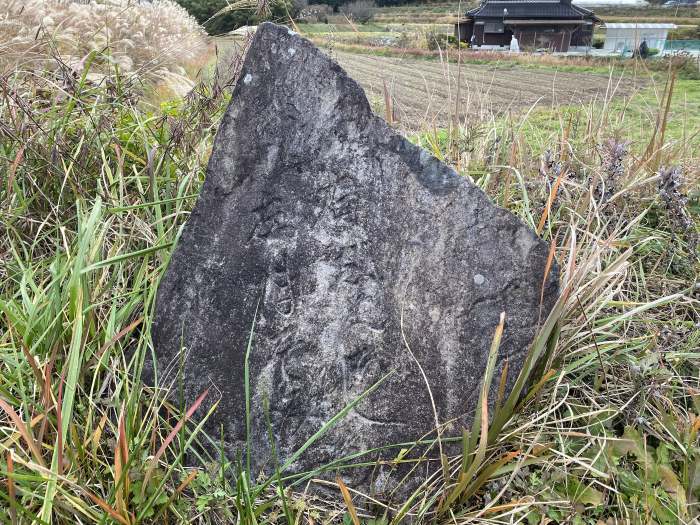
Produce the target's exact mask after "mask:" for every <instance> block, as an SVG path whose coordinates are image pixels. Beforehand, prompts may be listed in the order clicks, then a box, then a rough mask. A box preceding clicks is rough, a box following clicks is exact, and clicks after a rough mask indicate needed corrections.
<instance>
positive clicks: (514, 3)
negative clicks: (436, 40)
mask: <svg viewBox="0 0 700 525" xmlns="http://www.w3.org/2000/svg"><path fill="white" fill-rule="evenodd" d="M599 22H600V20H599V19H598V17H596V16H595V15H594V14H593V13H592V12H591V11H589V10H588V9H585V8H583V7H579V6H576V5H573V4H572V3H571V0H539V1H536V0H485V1H484V2H482V3H481V5H480V6H479V7H477V8H475V9H472V10H471V11H467V12H466V14H465V16H464V18H463V19H462V20H460V21H459V22H458V23H457V24H455V37H457V38H459V39H460V40H461V41H463V42H471V43H473V44H474V45H476V46H479V47H482V48H486V49H493V48H508V47H509V45H510V41H511V37H513V36H515V38H517V39H518V42H519V43H520V47H521V48H533V49H548V50H551V51H559V52H567V51H584V50H587V49H590V47H591V43H592V40H593V28H594V26H595V24H596V23H599ZM472 37H473V38H472Z"/></svg>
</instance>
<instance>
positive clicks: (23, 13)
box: [0, 0, 207, 87]
mask: <svg viewBox="0 0 700 525" xmlns="http://www.w3.org/2000/svg"><path fill="white" fill-rule="evenodd" d="M206 47H207V40H206V36H205V33H204V31H203V30H202V28H201V27H200V26H199V25H198V24H197V22H196V21H195V20H194V18H192V17H191V16H190V15H189V14H188V13H187V12H186V11H185V10H184V9H183V8H182V7H180V6H179V5H178V4H177V3H175V2H174V1H173V0H155V1H154V2H153V3H150V2H138V3H137V2H133V1H132V2H129V1H128V0H108V1H104V2H99V3H98V2H95V1H92V2H90V3H88V4H82V3H75V2H71V1H67V0H29V1H19V0H6V1H5V3H4V5H3V7H2V8H0V50H1V52H0V72H2V71H3V70H4V71H5V72H8V71H12V70H13V69H15V68H20V69H24V70H32V69H33V70H43V69H44V68H45V67H46V66H47V65H55V64H56V62H55V61H54V60H52V57H59V58H60V61H61V62H62V63H64V64H66V65H67V66H68V67H70V68H71V69H72V71H73V72H74V74H75V75H80V74H82V73H83V71H84V70H85V65H86V62H87V61H91V60H93V58H92V57H91V53H96V52H98V53H100V54H101V58H102V59H103V60H105V61H109V62H111V63H113V64H115V65H118V66H119V70H120V71H121V72H122V73H123V74H138V76H139V77H141V78H159V77H160V78H163V77H165V80H168V78H170V79H172V78H175V77H174V76H175V75H177V76H179V77H181V78H184V77H185V73H186V71H185V67H187V66H188V65H190V64H192V63H193V62H197V61H198V60H201V58H202V55H203V53H204V52H205V51H206ZM103 51H108V52H107V53H102V52H103ZM104 69H105V67H100V65H99V64H91V67H90V71H91V73H92V74H95V73H98V72H100V71H101V70H104ZM106 69H109V68H106ZM190 87H191V85H190Z"/></svg>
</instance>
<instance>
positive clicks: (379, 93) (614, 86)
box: [331, 51, 634, 131]
mask: <svg viewBox="0 0 700 525" xmlns="http://www.w3.org/2000/svg"><path fill="white" fill-rule="evenodd" d="M331 54H332V56H333V58H335V59H336V60H337V61H338V62H339V63H340V65H341V66H343V68H345V70H346V71H347V72H348V73H349V74H350V76H352V77H353V78H354V79H355V80H357V81H358V82H359V83H360V84H361V85H362V87H363V88H364V89H365V91H366V92H367V96H368V98H369V99H370V103H371V104H372V107H373V108H374V109H375V111H377V112H378V113H380V114H382V116H384V113H385V109H384V85H385V84H386V86H387V89H388V90H389V91H390V93H391V95H392V97H393V101H394V102H393V103H394V114H395V119H396V120H398V122H399V125H400V126H401V127H402V128H404V129H406V130H408V131H414V130H421V129H422V130H425V129H433V128H434V127H438V128H440V127H445V126H446V125H447V124H448V123H449V120H450V119H451V118H452V116H453V115H454V114H455V112H456V113H457V114H458V115H459V118H460V120H463V119H465V118H468V117H481V118H487V117H489V116H492V115H494V114H495V115H499V114H503V113H507V112H509V111H510V112H520V111H524V110H527V109H529V108H530V107H532V106H535V105H539V106H545V107H546V106H564V105H578V104H587V103H590V102H591V101H593V100H603V99H605V98H606V97H611V96H620V95H622V94H627V93H630V92H631V91H632V90H633V89H634V85H633V84H632V81H630V80H627V79H624V80H622V81H621V80H620V78H619V75H618V76H613V77H612V78H611V77H609V76H606V75H600V74H595V73H570V72H561V71H554V70H551V71H550V70H545V69H528V68H525V67H518V66H513V67H511V68H503V67H500V68H494V67H491V66H488V65H474V64H468V65H462V66H459V67H458V66H457V64H446V63H440V62H437V61H428V60H420V59H413V58H393V57H379V56H369V55H359V54H354V53H345V52H338V51H334V52H331ZM458 100H459V103H458V102H457V101H458ZM455 110H456V111H455Z"/></svg>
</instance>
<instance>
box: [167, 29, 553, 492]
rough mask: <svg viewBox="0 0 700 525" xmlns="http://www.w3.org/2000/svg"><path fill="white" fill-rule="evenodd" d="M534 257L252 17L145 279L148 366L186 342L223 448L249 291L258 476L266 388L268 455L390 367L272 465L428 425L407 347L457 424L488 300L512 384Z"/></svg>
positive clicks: (192, 391) (330, 65)
mask: <svg viewBox="0 0 700 525" xmlns="http://www.w3.org/2000/svg"><path fill="white" fill-rule="evenodd" d="M547 252H548V247H547V245H546V244H545V243H544V242H542V241H541V240H540V239H538V238H537V237H536V236H535V234H534V233H533V232H532V231H531V230H530V229H528V227H527V226H526V225H525V224H523V223H522V222H521V221H520V220H518V219H517V218H516V217H515V216H513V215H512V214H511V213H509V212H508V211H506V210H503V209H500V208H498V207H496V206H494V205H493V204H492V203H491V202H490V201H489V199H488V198H487V197H486V195H484V193H482V192H481V191H480V190H479V189H478V188H477V187H475V186H474V185H473V184H471V183H470V182H469V181H467V180H465V179H464V178H463V177H460V176H459V175H458V174H457V173H455V172H454V171H453V170H452V169H450V168H449V167H447V166H445V165H444V164H442V163H440V162H439V161H438V160H436V159H435V158H433V157H432V156H431V155H430V154H428V153H427V152H425V151H424V150H422V149H420V148H418V147H416V146H414V145H412V144H410V143H409V142H408V141H406V140H405V139H404V138H402V137H401V136H399V135H398V134H397V133H395V132H394V131H393V130H392V129H391V128H389V127H388V126H387V125H386V123H385V122H384V121H383V120H381V119H380V118H378V117H376V116H375V115H373V114H372V111H371V110H370V106H369V104H368V102H367V99H366V97H365V94H364V92H363V91H362V89H361V88H360V87H359V86H358V85H357V83H356V82H355V81H353V80H352V79H351V78H349V77H348V76H347V75H346V74H345V72H344V71H343V70H342V69H341V68H340V67H339V66H338V65H337V64H336V63H334V62H333V61H332V60H331V59H329V58H328V57H327V56H325V55H324V54H323V53H321V52H320V51H319V50H317V49H316V48H315V47H314V46H313V45H312V44H311V43H309V42H308V41H307V40H305V39H303V38H301V37H299V36H298V35H296V34H295V33H293V32H292V31H290V30H288V29H287V28H286V27H281V26H276V25H273V24H263V25H262V26H260V28H259V30H258V32H257V34H256V36H255V38H254V40H253V42H252V45H251V47H250V49H249V51H248V54H247V57H246V59H245V63H244V67H243V70H242V72H241V75H240V80H239V81H238V83H237V85H236V87H235V90H234V93H233V99H232V102H231V105H230V106H229V108H228V110H227V112H226V114H225V116H224V118H223V121H222V123H221V127H220V128H219V131H218V135H217V137H216V142H215V145H214V151H213V153H212V157H211V160H210V162H209V168H208V171H207V178H206V181H205V183H204V187H203V189H202V192H201V194H200V196H199V200H198V201H197V204H196V206H195V209H194V211H193V212H192V215H191V217H190V218H189V221H188V222H187V225H186V227H185V229H184V232H183V234H182V238H181V239H180V241H179V243H178V246H177V249H176V250H175V252H174V254H173V257H172V260H171V262H170V266H169V268H168V270H167V272H166V274H165V276H164V278H163V281H162V282H161V284H160V288H159V290H158V297H157V306H156V319H155V323H154V327H153V340H154V343H155V347H156V351H157V355H158V363H159V368H160V370H161V372H165V370H166V369H167V367H168V366H169V365H170V366H172V367H173V368H174V369H176V368H177V367H178V362H179V358H178V353H179V351H180V349H181V347H182V348H183V349H184V357H183V358H182V360H183V362H184V369H183V370H184V389H185V393H186V397H187V399H188V400H190V401H191V400H192V399H194V398H195V397H196V396H197V395H198V394H199V393H201V392H202V391H203V390H204V389H205V388H208V387H210V386H212V385H213V386H214V389H213V390H212V394H211V395H210V397H212V398H216V397H218V396H219V395H220V400H221V401H220V406H219V408H218V410H217V412H216V413H215V416H214V417H213V418H212V420H211V421H210V424H209V427H208V428H209V429H210V430H211V431H212V435H213V436H214V437H216V438H218V435H219V428H220V425H221V424H223V429H224V432H225V438H226V442H227V447H228V451H229V453H230V454H231V455H234V454H235V453H236V451H239V452H240V451H241V450H242V449H243V448H244V445H245V439H246V430H245V395H244V356H245V350H246V345H247V339H248V336H249V333H250V330H251V327H252V325H253V321H254V315H255V312H256V307H257V306H258V305H259V308H258V314H257V322H256V326H255V339H254V345H253V348H252V352H251V358H250V371H251V374H250V378H251V380H250V389H251V403H252V426H251V428H252V432H251V440H252V442H253V447H252V448H253V450H252V457H253V463H254V468H255V469H256V471H258V470H260V469H262V470H267V471H268V472H269V471H270V470H271V468H272V465H271V461H270V450H269V446H268V437H267V435H268V434H267V428H268V427H267V425H266V418H265V414H264V410H263V405H264V403H265V400H266V401H267V402H269V419H270V422H271V426H272V433H273V435H274V439H275V444H276V447H277V452H278V454H279V457H280V461H284V460H285V459H287V458H289V457H290V456H291V455H292V454H293V452H294V451H295V450H297V449H298V447H300V446H301V445H302V444H303V443H304V442H305V441H306V440H307V439H308V438H309V437H310V436H312V435H313V434H314V433H315V432H316V431H318V430H319V428H320V427H321V426H322V425H323V423H324V422H326V421H328V420H329V419H330V418H331V417H332V416H333V415H335V414H336V413H337V412H339V411H340V410H341V409H342V408H343V407H344V406H345V405H346V404H348V403H350V402H351V401H352V400H353V399H356V398H357V396H359V395H360V394H361V393H362V392H364V391H365V390H366V389H368V388H369V387H370V386H372V385H373V384H375V382H376V381H378V380H379V379H380V377H382V376H383V375H384V374H386V373H387V372H389V371H391V370H395V373H394V374H393V375H392V376H391V377H390V378H389V379H387V380H386V381H385V382H384V383H383V384H382V385H381V386H380V387H379V389H378V390H377V391H375V392H374V393H373V394H372V395H370V396H369V397H368V398H367V399H365V400H363V401H362V402H361V403H360V404H359V405H358V406H357V407H355V408H354V409H353V410H351V411H350V413H349V414H348V415H347V417H346V418H344V419H343V420H342V421H341V422H340V423H339V424H338V425H337V426H336V427H335V428H334V429H333V430H332V431H331V432H330V433H329V434H327V435H326V436H325V437H324V438H323V439H322V440H321V441H320V442H319V443H317V444H316V445H314V446H313V447H311V448H310V449H309V450H308V451H307V452H305V453H304V454H303V455H302V456H301V457H300V458H299V459H298V460H297V461H296V462H295V463H294V464H293V465H292V466H291V467H290V469H289V470H291V471H295V472H299V471H305V470H309V469H312V468H316V467H318V466H320V465H323V464H326V463H328V462H330V461H333V460H336V459H338V458H341V457H343V456H346V455H348V454H351V453H355V452H359V451H363V450H367V449H370V448H374V447H379V446H382V445H388V444H393V443H401V442H408V441H414V440H416V439H418V438H420V437H421V436H423V435H424V434H426V433H429V432H431V430H434V427H435V417H434V414H433V409H432V406H431V401H430V397H429V394H428V389H427V387H426V383H425V381H424V378H423V376H422V374H421V372H420V370H419V368H418V366H417V365H416V363H415V361H414V358H413V357H412V355H411V352H412V354H413V356H415V359H417V361H418V362H420V364H421V366H422V368H423V370H424V371H425V374H426V376H427V380H428V382H429V384H430V387H431V389H432V395H433V397H434V402H435V405H436V407H437V412H438V419H439V421H440V423H446V422H448V421H450V420H454V422H453V423H452V424H450V425H447V426H446V428H445V433H446V434H447V433H450V432H459V431H460V429H461V425H463V424H465V421H466V420H468V418H469V417H470V414H471V412H472V410H473V407H474V405H475V401H476V399H477V397H478V390H479V386H480V382H481V379H482V374H483V371H484V368H485V365H486V359H487V355H488V350H489V346H490V343H491V339H492V336H493V333H494V330H495V328H496V326H497V324H498V321H499V316H500V313H501V312H505V314H506V329H505V335H504V338H503V343H502V345H501V350H500V356H501V358H505V357H507V358H508V359H509V360H510V365H509V370H510V378H511V381H512V379H513V377H514V376H515V374H516V373H517V372H518V370H519V369H520V366H521V362H522V358H523V355H524V353H525V352H526V350H527V348H528V345H529V343H530V342H531V340H532V338H533V336H534V334H535V332H536V330H537V326H538V322H539V321H540V320H543V319H544V318H545V317H546V315H547V313H548V312H549V310H550V308H551V306H552V305H553V302H554V301H555V299H556V295H557V279H556V271H554V272H552V273H551V275H550V277H549V278H548V280H547V282H546V286H545V289H544V303H543V304H542V305H540V293H541V288H542V282H543V277H544V272H545V265H546V259H547ZM402 316H403V333H404V335H405V340H406V342H404V338H403V337H402V328H401V324H402V323H401V319H402ZM406 343H407V344H406ZM409 347H410V351H409ZM500 366H502V359H501V362H500V363H499V367H500ZM170 377H171V378H172V377H174V374H171V375H170ZM496 377H498V375H496ZM465 414H466V417H465ZM396 453H397V451H396V450H393V451H390V452H387V453H385V456H386V457H394V456H395V455H396ZM371 457H372V458H375V457H376V455H372V456H371ZM389 471H390V469H388V470H387V469H385V472H381V469H377V470H369V469H365V470H361V471H358V472H356V473H355V474H345V479H346V480H348V479H349V480H350V482H351V483H355V484H358V485H360V486H362V487H363V488H367V481H368V480H369V478H370V477H371V476H373V475H377V474H379V475H380V477H381V478H382V481H381V485H382V486H384V487H386V486H388V485H387V483H386V481H387V480H386V476H387V473H388V472H389Z"/></svg>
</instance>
